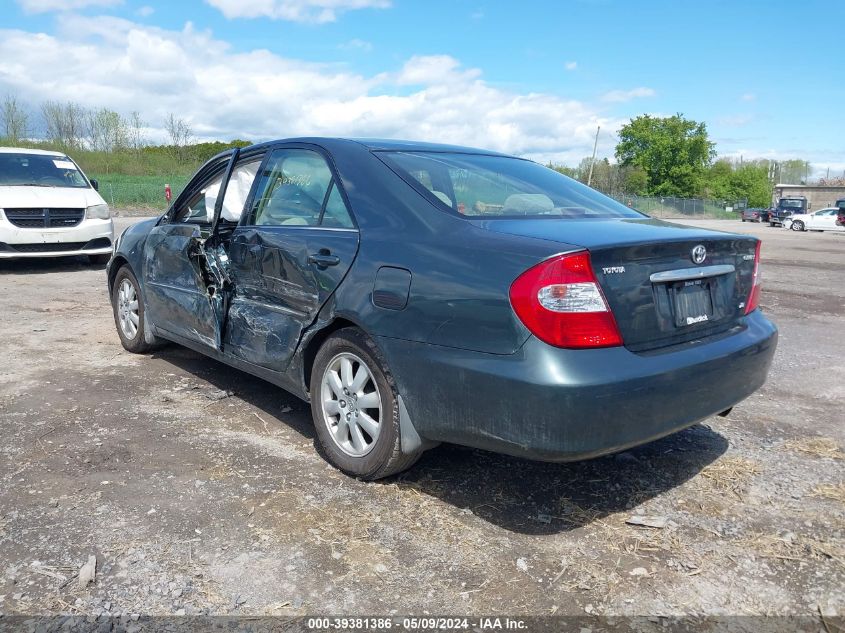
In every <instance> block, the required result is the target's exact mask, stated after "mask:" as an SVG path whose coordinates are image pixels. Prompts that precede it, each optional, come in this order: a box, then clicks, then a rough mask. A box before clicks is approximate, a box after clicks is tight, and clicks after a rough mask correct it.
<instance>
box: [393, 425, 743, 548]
mask: <svg viewBox="0 0 845 633" xmlns="http://www.w3.org/2000/svg"><path fill="white" fill-rule="evenodd" d="M727 448H728V441H727V439H726V438H725V437H724V436H723V435H721V434H719V433H717V432H715V431H713V430H712V429H711V428H709V427H708V426H706V425H703V424H699V425H696V426H693V427H691V428H689V429H686V430H684V431H681V432H679V433H676V434H673V435H670V436H668V437H665V438H662V439H660V440H656V441H654V442H651V443H649V444H645V445H643V446H640V447H637V448H635V449H631V450H629V451H626V452H624V453H622V454H620V455H610V456H606V457H600V458H597V459H592V460H585V461H580V462H570V463H565V464H550V463H544V462H534V461H530V460H526V459H521V458H517V457H510V456H508V455H498V454H495V453H489V452H486V451H481V450H475V449H468V448H463V447H459V446H446V445H443V446H440V447H439V448H436V449H434V450H431V451H428V452H427V453H426V454H425V455H423V457H422V458H421V459H420V461H419V462H418V463H417V464H416V466H414V467H413V468H412V469H411V470H410V471H408V472H406V473H403V474H401V475H399V476H398V478H396V479H395V481H396V482H397V483H398V485H399V486H400V487H402V488H408V489H412V490H415V491H417V492H419V493H422V494H426V495H429V496H431V497H435V498H437V499H440V500H441V501H444V502H446V503H449V504H450V505H453V506H456V507H458V508H462V509H466V510H468V511H470V512H472V513H473V514H475V515H476V516H478V517H480V518H481V519H483V520H485V521H487V522H489V523H491V524H494V525H497V526H499V527H501V528H503V529H506V530H509V531H512V532H518V533H522V534H533V535H542V534H557V533H560V532H566V531H570V530H574V529H577V528H579V527H583V526H585V525H588V524H590V523H592V522H594V521H600V520H601V519H602V518H604V517H606V516H608V515H610V514H614V513H617V512H624V511H628V510H632V509H633V508H635V507H636V506H638V505H640V504H642V503H643V502H645V501H648V500H649V499H652V498H654V497H656V496H658V495H660V494H662V493H664V492H667V491H669V490H671V489H673V488H676V487H677V486H680V485H681V484H683V483H684V482H686V481H688V480H689V479H691V478H692V477H694V476H695V475H697V474H698V473H699V472H701V470H702V469H703V468H705V467H706V466H707V465H708V464H710V463H712V462H713V461H715V460H716V459H718V458H719V457H720V456H721V455H722V454H724V453H725V451H726V450H727ZM390 482H391V480H386V483H390Z"/></svg>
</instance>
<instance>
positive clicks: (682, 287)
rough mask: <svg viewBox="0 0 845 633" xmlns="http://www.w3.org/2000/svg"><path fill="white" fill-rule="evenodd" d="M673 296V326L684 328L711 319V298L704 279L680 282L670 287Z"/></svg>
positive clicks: (708, 286)
mask: <svg viewBox="0 0 845 633" xmlns="http://www.w3.org/2000/svg"><path fill="white" fill-rule="evenodd" d="M672 290H673V293H672V294H673V295H674V296H675V325H676V326H678V327H685V326H688V325H695V324H697V323H704V322H706V321H709V320H710V319H712V318H713V296H712V295H711V294H710V282H709V281H708V280H705V279H696V280H695V281H682V282H679V283H677V284H675V285H674V286H673V287H672Z"/></svg>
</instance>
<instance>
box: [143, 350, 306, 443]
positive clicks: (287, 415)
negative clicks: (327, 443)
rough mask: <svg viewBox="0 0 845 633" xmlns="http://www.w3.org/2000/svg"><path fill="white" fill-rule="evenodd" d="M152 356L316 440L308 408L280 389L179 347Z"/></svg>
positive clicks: (158, 351)
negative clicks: (226, 392)
mask: <svg viewBox="0 0 845 633" xmlns="http://www.w3.org/2000/svg"><path fill="white" fill-rule="evenodd" d="M152 357H153V358H156V359H161V360H163V361H165V362H167V363H170V364H171V365H175V366H176V367H178V368H180V369H182V370H183V371H185V372H187V373H189V374H192V375H194V376H196V377H197V378H201V379H202V380H205V381H206V382H208V383H210V384H211V385H213V387H214V388H215V389H216V390H218V391H228V392H231V393H233V394H234V395H236V396H238V398H240V399H241V400H243V401H244V402H247V403H248V404H250V405H252V406H254V407H256V408H257V409H260V410H261V411H262V412H263V413H266V414H267V421H268V422H270V420H271V419H272V420H273V421H275V422H277V423H278V424H284V425H286V426H287V427H289V428H290V429H291V430H293V431H296V432H297V433H299V434H300V435H302V436H303V437H304V438H306V439H308V440H311V441H314V440H315V438H316V434H315V433H314V425H313V423H312V422H311V408H310V407H309V405H308V404H307V403H306V402H303V401H302V400H300V399H299V398H297V397H296V396H294V395H293V394H291V393H288V392H287V391H285V390H284V389H282V388H281V387H277V386H276V385H274V384H272V383H269V382H267V381H265V380H262V379H261V378H257V377H255V376H252V375H251V374H248V373H246V372H244V371H241V370H239V369H235V368H234V367H230V366H229V365H226V364H225V363H221V362H220V361H217V360H214V359H213V358H209V357H207V356H203V355H202V354H200V353H199V352H195V351H193V350H191V349H188V348H187V347H182V346H181V345H176V344H172V345H167V346H166V347H162V348H161V349H159V350H157V351H155V352H153V354H152ZM288 409H289V410H288Z"/></svg>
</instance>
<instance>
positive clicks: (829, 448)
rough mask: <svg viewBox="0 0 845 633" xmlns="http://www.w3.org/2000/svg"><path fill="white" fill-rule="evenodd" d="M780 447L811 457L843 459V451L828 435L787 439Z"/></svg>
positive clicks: (844, 456) (844, 455)
mask: <svg viewBox="0 0 845 633" xmlns="http://www.w3.org/2000/svg"><path fill="white" fill-rule="evenodd" d="M781 448H784V449H786V450H790V451H796V452H798V453H804V454H805V455H812V456H813V457H829V458H830V459H845V453H843V452H842V449H841V448H840V447H839V444H837V442H836V440H833V439H831V438H829V437H802V438H800V439H797V440H789V441H788V442H784V443H783V444H782V445H781Z"/></svg>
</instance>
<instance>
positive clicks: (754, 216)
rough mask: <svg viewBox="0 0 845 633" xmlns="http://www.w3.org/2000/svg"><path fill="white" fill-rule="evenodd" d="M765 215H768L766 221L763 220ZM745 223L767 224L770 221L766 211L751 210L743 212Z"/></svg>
mask: <svg viewBox="0 0 845 633" xmlns="http://www.w3.org/2000/svg"><path fill="white" fill-rule="evenodd" d="M763 213H766V220H763ZM742 221H743V222H765V221H768V212H767V210H766V209H760V208H749V209H743V210H742Z"/></svg>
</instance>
